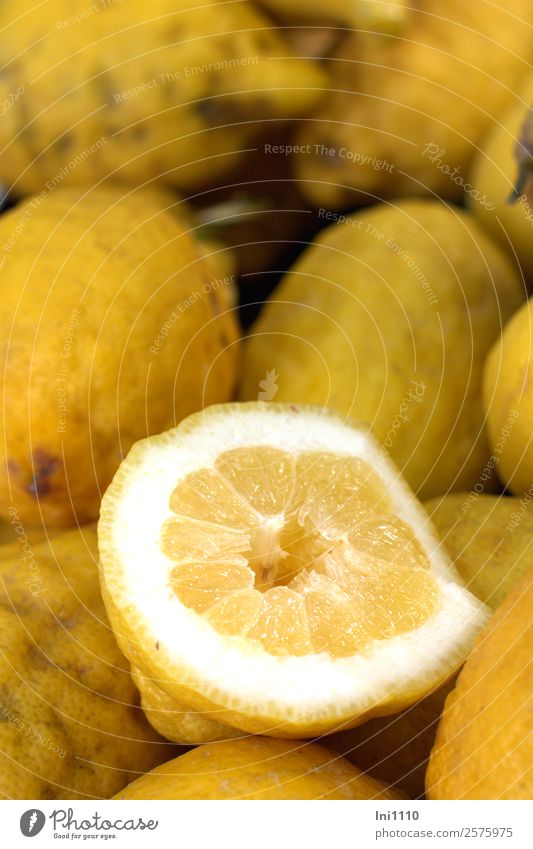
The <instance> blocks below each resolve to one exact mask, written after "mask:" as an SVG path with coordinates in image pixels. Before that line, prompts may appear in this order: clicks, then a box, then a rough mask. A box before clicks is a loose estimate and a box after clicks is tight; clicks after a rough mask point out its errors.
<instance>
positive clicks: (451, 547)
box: [424, 493, 533, 610]
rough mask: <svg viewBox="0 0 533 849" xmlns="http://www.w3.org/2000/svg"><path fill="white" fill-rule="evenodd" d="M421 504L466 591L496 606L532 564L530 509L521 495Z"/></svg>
mask: <svg viewBox="0 0 533 849" xmlns="http://www.w3.org/2000/svg"><path fill="white" fill-rule="evenodd" d="M424 506H425V508H426V510H427V511H428V513H429V514H430V516H431V520H432V522H433V524H434V525H435V527H436V528H437V531H438V532H439V534H440V537H441V539H442V541H443V543H444V546H445V547H446V549H447V551H448V554H449V555H450V557H451V559H452V562H453V564H454V566H455V568H456V569H457V571H458V572H459V574H460V575H461V578H462V579H463V581H464V582H465V584H466V586H467V587H468V589H469V590H470V592H472V593H474V595H475V596H477V598H479V599H481V601H483V602H484V603H485V604H487V605H488V606H489V607H491V608H492V609H493V610H495V609H496V608H497V607H498V605H499V604H501V602H502V601H503V600H504V598H505V596H506V595H507V594H508V592H509V590H510V589H511V587H512V586H513V584H515V583H516V581H517V580H518V579H519V578H520V576H521V575H522V574H523V573H524V572H525V571H526V570H527V569H529V568H530V566H531V565H532V563H533V509H528V503H527V502H523V501H522V500H521V499H520V498H513V497H501V496H496V495H483V494H480V495H478V494H477V493H457V494H455V495H448V496H446V497H444V498H442V499H437V498H436V499H434V500H433V501H428V502H426V504H425V505H424Z"/></svg>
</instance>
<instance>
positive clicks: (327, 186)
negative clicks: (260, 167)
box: [278, 0, 533, 210]
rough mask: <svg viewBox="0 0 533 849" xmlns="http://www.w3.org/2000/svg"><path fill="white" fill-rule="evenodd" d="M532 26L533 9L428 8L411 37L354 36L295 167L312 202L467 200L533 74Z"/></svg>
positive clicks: (451, 4) (525, 0) (459, 2)
mask: <svg viewBox="0 0 533 849" xmlns="http://www.w3.org/2000/svg"><path fill="white" fill-rule="evenodd" d="M278 2H283V0H278ZM302 2H304V0H302ZM285 5H286V7H289V2H286V3H285ZM306 5H308V6H309V4H306ZM323 8H324V10H327V9H329V4H326V3H325V4H323ZM532 24H533V11H532V6H531V2H530V0H495V2H491V3H490V4H487V3H486V2H485V0H469V2H468V3H465V2H464V0H447V2H446V5H445V6H444V5H443V3H442V0H418V2H417V3H415V4H413V3H412V4H410V7H409V9H408V12H407V19H406V22H405V27H404V29H403V30H402V31H401V36H400V37H399V36H398V34H396V33H391V34H388V35H387V34H386V35H383V36H381V37H380V38H376V36H375V35H374V34H373V33H372V32H368V30H369V29H370V28H369V27H362V30H363V31H354V32H351V33H349V34H348V35H347V37H346V38H345V39H344V40H342V41H341V43H340V45H339V47H338V48H337V49H336V50H335V52H334V53H333V56H332V61H331V62H329V63H328V65H329V66H330V67H331V75H332V80H331V83H330V94H329V95H328V97H326V98H324V100H323V101H322V102H321V103H320V104H319V105H318V108H317V110H316V111H315V112H314V114H313V115H312V117H311V118H310V119H309V120H304V121H303V122H301V123H300V124H299V130H298V133H297V135H296V138H295V143H296V144H298V145H308V148H307V149H304V150H305V152H304V153H303V154H302V153H298V154H296V155H295V156H294V157H293V160H294V172H295V175H296V177H297V179H298V182H299V184H300V185H301V187H302V189H303V191H304V192H305V194H306V196H307V197H308V198H309V200H310V201H311V202H312V203H313V204H314V205H315V206H316V207H321V206H325V207H327V208H328V209H330V210H335V209H345V208H346V207H351V206H355V205H357V204H360V203H365V204H367V203H371V202H372V201H374V200H377V199H380V198H398V197H400V198H401V197H405V196H413V195H433V196H435V195H437V196H438V197H444V198H449V199H450V200H461V199H462V198H463V197H465V193H468V192H469V191H470V190H471V186H470V183H469V176H470V175H469V170H470V165H471V162H472V160H473V158H474V157H475V156H476V154H477V151H478V150H479V147H480V145H481V144H482V143H483V137H484V135H485V134H486V133H487V132H488V131H489V130H490V129H491V127H493V126H494V125H495V123H496V122H497V119H498V117H499V115H500V114H501V112H502V111H503V110H504V109H506V108H507V107H508V106H509V105H510V104H512V103H513V92H516V91H517V90H519V89H520V87H521V85H522V81H523V79H524V75H525V74H526V73H527V72H528V71H529V69H530V67H531V53H532V49H533V28H532Z"/></svg>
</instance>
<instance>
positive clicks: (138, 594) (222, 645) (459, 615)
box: [99, 403, 488, 743]
mask: <svg viewBox="0 0 533 849" xmlns="http://www.w3.org/2000/svg"><path fill="white" fill-rule="evenodd" d="M99 545H100V557H101V576H102V588H103V595H104V599H105V601H106V604H107V607H108V612H109V616H110V620H111V623H112V625H113V628H114V630H115V634H116V636H117V639H118V641H119V644H120V645H121V647H122V650H123V651H124V653H125V654H126V656H127V657H128V658H129V660H130V661H131V663H132V666H133V672H134V676H135V680H136V682H137V684H138V686H139V688H140V690H141V694H142V697H143V706H144V708H145V710H146V711H147V715H148V717H149V719H150V721H151V722H152V724H153V725H154V726H155V727H156V728H157V729H158V730H159V731H161V732H162V733H163V734H165V735H166V736H167V737H169V738H171V739H174V740H177V741H179V742H193V743H198V742H206V741H207V740H212V739H218V738H223V737H230V736H234V735H236V734H239V733H242V732H252V733H254V732H255V733H262V734H270V735H272V736H277V737H280V736H288V737H302V736H315V735H318V734H323V733H329V732H332V731H335V730H338V729H339V728H340V727H349V726H353V725H356V724H358V723H360V722H362V721H363V720H364V719H367V718H369V717H371V716H375V715H380V714H386V713H392V712H394V711H398V710H400V709H401V708H403V707H405V706H407V705H409V704H411V703H413V702H415V701H416V700H417V699H419V698H421V697H422V696H423V695H425V694H426V693H427V692H428V691H429V690H431V689H432V688H434V687H435V686H437V685H438V684H439V683H440V682H442V681H444V680H445V679H446V678H448V677H449V676H450V675H451V674H452V673H453V672H454V671H455V670H456V669H457V668H458V667H459V666H460V664H461V663H462V662H463V660H464V659H465V657H466V655H467V653H468V652H469V650H470V648H471V646H472V643H473V640H474V638H475V636H476V634H477V632H478V631H479V629H480V627H481V626H482V625H483V624H484V622H485V620H486V618H487V615H488V614H487V609H486V608H485V606H484V605H483V604H482V603H481V602H479V601H478V600H477V599H475V598H474V597H473V596H472V595H471V594H470V593H469V592H468V591H467V590H466V589H465V587H464V586H463V584H462V583H461V580H460V578H459V576H458V574H457V573H456V572H455V570H454V569H453V567H452V565H451V563H450V561H449V560H448V558H447V556H446V554H445V553H444V551H443V549H442V548H441V547H440V544H439V542H438V541H437V539H436V537H435V535H434V532H433V529H432V526H431V524H430V521H429V519H428V516H427V514H426V513H425V511H424V510H423V508H422V507H421V505H420V504H419V503H418V501H417V500H416V498H415V497H414V495H413V494H412V493H411V491H410V490H409V488H408V487H407V485H406V484H405V483H404V481H403V480H402V478H401V477H400V475H399V473H398V471H397V469H396V468H395V467H394V466H393V464H392V463H391V462H390V461H389V460H388V458H387V457H385V456H384V454H383V453H382V451H381V449H380V448H379V446H378V444H377V442H376V441H375V440H374V439H373V437H372V436H371V435H370V434H369V432H368V429H367V428H366V427H361V426H357V425H356V424H354V423H351V422H346V421H344V420H343V419H342V418H340V417H338V416H336V415H335V414H333V413H331V412H330V411H324V410H321V409H316V408H308V407H297V406H287V405H277V404H265V403H255V404H253V403H252V404H226V405H220V406H214V407H210V408H208V409H206V410H204V411H203V412H201V413H197V414H196V415H193V416H190V417H189V418H188V419H186V420H185V421H183V422H182V423H181V424H180V426H179V427H177V428H176V429H174V430H171V431H169V432H168V433H164V434H162V435H161V436H156V437H151V438H149V439H146V440H144V441H142V442H139V443H137V444H136V445H135V446H134V447H133V448H132V450H131V451H130V453H129V455H128V456H127V458H126V459H125V461H124V462H123V463H122V465H121V467H120V469H119V471H118V472H117V474H116V476H115V479H114V481H113V483H112V484H111V486H110V487H109V489H108V491H107V493H106V495H105V497H104V499H103V502H102V510H101V519H100V524H99Z"/></svg>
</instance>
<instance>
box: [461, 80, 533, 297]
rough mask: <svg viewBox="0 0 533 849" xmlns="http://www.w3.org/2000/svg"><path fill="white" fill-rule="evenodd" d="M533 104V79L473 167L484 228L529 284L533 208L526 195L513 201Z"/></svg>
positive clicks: (474, 201) (475, 209)
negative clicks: (512, 256) (520, 146)
mask: <svg viewBox="0 0 533 849" xmlns="http://www.w3.org/2000/svg"><path fill="white" fill-rule="evenodd" d="M532 102H533V75H531V76H529V77H528V78H527V81H526V85H525V86H524V87H523V88H521V90H520V94H519V95H518V94H517V95H516V97H515V100H514V102H513V103H512V105H511V106H510V107H509V108H508V109H507V110H506V111H505V112H504V113H503V115H500V117H499V121H498V122H497V123H495V125H494V127H493V128H492V129H491V131H490V133H489V134H488V135H487V137H486V138H485V139H484V141H483V144H482V145H481V149H480V151H479V153H478V154H477V156H476V158H475V160H474V162H473V165H472V172H471V175H470V183H471V185H472V187H473V189H474V191H475V194H473V195H471V196H470V197H469V205H470V208H471V210H472V213H473V214H474V215H475V216H476V218H478V219H479V221H480V222H481V224H483V226H484V227H486V229H487V231H488V232H489V233H490V234H491V235H492V236H493V237H494V239H496V240H497V241H499V242H500V244H501V245H502V246H503V247H504V248H505V249H506V250H507V251H509V252H510V253H511V254H513V253H515V252H516V257H517V259H518V261H519V263H520V266H521V268H522V269H523V272H524V274H525V276H526V278H527V281H528V283H533V237H532V236H533V208H532V207H531V205H530V203H529V201H528V200H527V198H526V196H525V195H521V196H520V197H519V198H518V199H517V200H516V201H515V202H514V203H510V202H509V199H510V197H511V196H512V194H513V190H514V187H515V186H516V183H517V173H518V165H517V161H516V158H515V151H516V148H517V146H518V143H519V142H518V140H519V139H520V138H521V132H522V127H523V124H524V120H525V117H526V115H527V112H528V109H529V107H530V104H531V103H532Z"/></svg>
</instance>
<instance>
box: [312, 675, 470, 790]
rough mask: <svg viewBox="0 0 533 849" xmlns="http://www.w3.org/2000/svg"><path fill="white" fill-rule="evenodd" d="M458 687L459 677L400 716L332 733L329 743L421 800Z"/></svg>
mask: <svg viewBox="0 0 533 849" xmlns="http://www.w3.org/2000/svg"><path fill="white" fill-rule="evenodd" d="M454 684H455V676H454V677H453V678H452V679H451V680H450V681H447V682H446V683H445V684H443V685H442V686H441V687H439V688H438V689H437V690H435V691H434V692H433V693H430V694H429V695H428V696H426V697H425V698H424V699H421V701H419V702H416V703H415V704H414V705H410V706H409V707H408V708H406V709H405V710H403V711H401V712H400V713H397V714H394V715H393V716H381V717H377V718H376V719H371V720H370V722H365V723H364V724H363V725H358V726H357V728H350V729H349V730H348V731H341V732H339V733H338V734H332V735H331V736H330V737H328V738H327V739H326V744H327V745H328V746H329V747H330V748H333V749H335V751H336V752H339V754H341V755H343V756H344V757H345V758H346V759H347V760H349V761H350V762H351V763H354V764H355V765H356V766H358V767H359V768H360V769H364V770H365V773H366V772H368V773H369V774H370V775H373V776H375V778H377V779H379V780H380V781H383V782H385V784H387V785H389V786H391V787H394V788H396V789H398V788H401V789H402V790H405V791H406V792H407V793H408V794H409V796H410V797H411V798H413V799H418V798H421V797H423V796H424V792H425V776H426V770H427V765H428V761H429V756H430V753H431V749H432V747H433V744H434V742H435V735H436V733H437V726H438V722H439V719H440V716H441V714H442V710H443V708H444V702H445V700H446V696H447V695H448V693H449V692H450V691H451V689H452V688H453V686H454Z"/></svg>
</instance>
